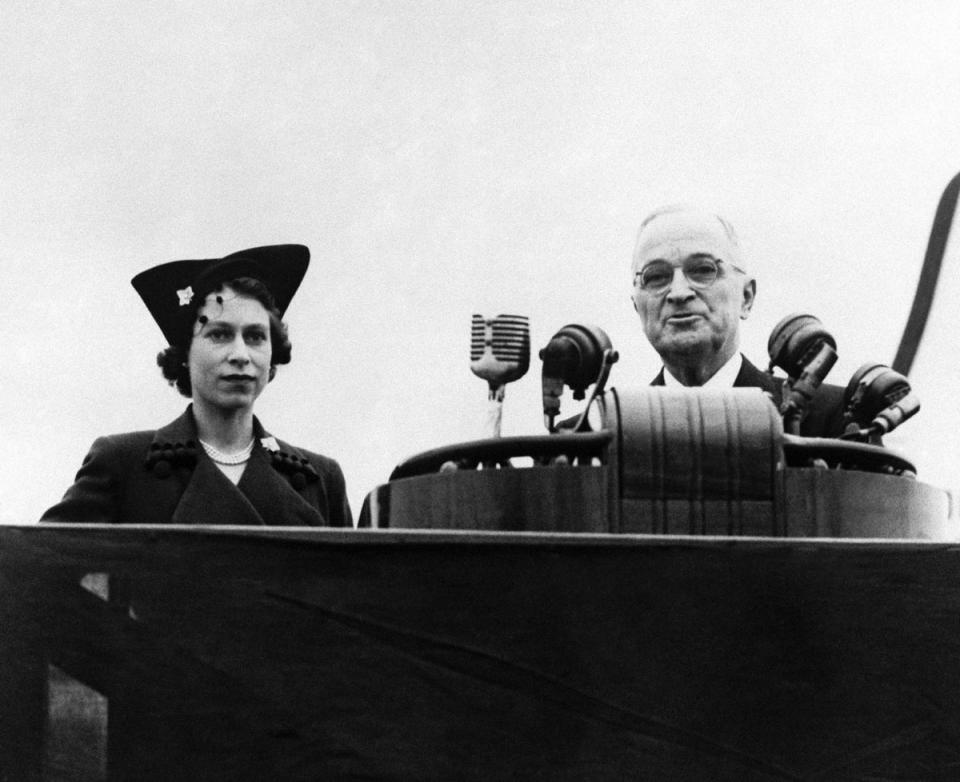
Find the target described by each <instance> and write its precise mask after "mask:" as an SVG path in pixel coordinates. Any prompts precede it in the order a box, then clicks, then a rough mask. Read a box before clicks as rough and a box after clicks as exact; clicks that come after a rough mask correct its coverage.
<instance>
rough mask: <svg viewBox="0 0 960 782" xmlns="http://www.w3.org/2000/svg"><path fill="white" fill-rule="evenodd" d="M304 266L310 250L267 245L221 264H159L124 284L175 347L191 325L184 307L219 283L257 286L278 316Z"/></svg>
mask: <svg viewBox="0 0 960 782" xmlns="http://www.w3.org/2000/svg"><path fill="white" fill-rule="evenodd" d="M309 263H310V250H308V249H307V248H306V247H304V246H303V245H302V244H273V245H269V246H267V247H252V248H251V249H249V250H240V252H236V253H231V254H230V255H227V256H224V257H223V258H209V259H205V260H197V261H170V262H169V263H161V264H160V265H159V266H154V267H153V268H151V269H147V270H146V271H142V272H140V274H138V275H137V276H136V277H134V278H133V279H132V280H131V281H130V282H131V284H132V285H133V287H134V288H136V290H137V293H139V294H140V298H141V299H143V303H144V304H146V305H147V309H148V310H150V314H151V315H153V319H154V320H155V321H156V322H157V325H158V326H160V330H161V331H162V332H163V336H165V337H166V338H167V342H169V343H170V344H171V345H177V344H181V343H182V341H183V340H184V339H185V338H186V337H187V334H189V331H188V329H189V328H190V327H192V325H193V322H192V317H191V318H189V319H188V318H185V315H186V314H187V313H192V312H194V311H195V310H194V308H193V307H188V305H190V304H191V303H192V304H196V303H197V302H198V301H203V300H204V299H205V298H206V296H207V294H208V293H210V291H212V290H213V289H214V288H216V287H217V286H218V285H219V284H220V283H222V282H225V281H227V280H232V279H236V278H237V277H253V278H254V279H257V280H260V281H261V282H262V283H263V284H264V285H266V286H267V288H268V289H269V290H270V293H271V294H273V300H274V303H275V304H276V305H277V309H278V310H280V314H281V315H283V313H284V312H286V310H287V307H288V306H289V304H290V300H291V299H292V298H293V294H295V293H296V292H297V288H299V287H300V282H301V281H302V280H303V275H304V274H306V273H307V266H308V265H309Z"/></svg>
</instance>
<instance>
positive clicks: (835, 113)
mask: <svg viewBox="0 0 960 782" xmlns="http://www.w3.org/2000/svg"><path fill="white" fill-rule="evenodd" d="M958 40H960V4H957V3H956V2H953V1H951V2H946V1H944V2H938V1H932V0H927V2H922V1H921V2H909V3H908V2H902V3H899V2H878V1H877V0H861V1H859V2H845V3H842V2H841V3H837V2H804V3H793V2H790V3H788V2H746V1H744V2H713V1H712V2H706V0H704V1H703V2H682V1H681V2H678V1H677V0H669V1H667V2H642V1H641V0H631V1H630V2H622V3H621V2H594V3H574V2H559V1H557V2H534V1H532V0H525V1H524V2H479V1H476V0H475V1H474V2H470V3H459V4H458V3H453V2H446V1H441V0H437V1H436V2H377V1H376V0H363V2H343V1H341V2H316V1H315V0H302V1H298V2H293V1H278V2H236V0H230V1H229V2H212V1H211V0H203V2H199V1H198V2H192V3H191V2H172V0H171V2H162V3H161V2H149V3H147V2H120V1H119V0H117V1H115V2H103V1H100V2H92V1H91V2H53V0H49V1H47V2H22V1H21V0H5V2H4V3H3V5H2V8H0V104H2V106H3V111H2V112H0V232H2V234H0V238H2V241H0V264H2V271H3V282H4V285H3V289H2V290H3V293H2V296H3V303H2V306H0V324H2V327H3V333H4V334H5V335H6V347H5V349H4V351H3V355H4V360H3V361H2V362H0V372H2V392H0V393H2V394H3V405H2V411H0V436H2V438H3V447H2V449H0V467H2V471H3V476H4V477H3V481H2V484H0V521H2V522H5V523H30V522H33V521H35V520H36V518H37V517H38V516H39V515H40V514H41V513H42V512H43V510H44V509H45V508H46V507H48V506H49V505H50V504H52V503H53V502H55V501H56V500H57V499H58V498H59V497H60V496H61V494H62V493H63V491H64V490H65V489H66V488H67V486H68V485H69V484H70V483H71V481H72V479H73V476H74V474H75V472H76V470H77V468H78V467H79V465H80V462H81V460H82V458H83V456H84V454H85V453H86V451H87V449H88V447H89V445H90V443H91V442H92V441H93V439H94V438H95V437H96V436H98V435H101V434H106V433H112V432H121V431H128V430H134V429H154V428H157V427H158V426H161V425H163V424H165V423H167V422H168V421H170V420H172V419H173V418H174V417H176V416H177V415H178V414H179V413H180V412H181V411H182V409H183V408H184V406H185V404H186V400H185V399H183V398H182V397H180V396H179V395H178V394H177V392H176V391H175V390H173V389H171V388H169V387H168V386H167V385H166V384H165V382H164V381H163V379H162V378H161V376H160V372H159V369H158V368H157V367H156V366H155V363H154V358H155V356H156V353H157V351H158V350H159V349H161V348H162V347H163V346H164V345H163V341H162V339H161V335H160V331H159V329H158V328H157V327H156V325H155V324H154V323H153V321H152V320H151V319H150V318H149V316H148V314H147V312H146V310H145V309H144V308H143V306H142V304H141V303H140V300H139V298H138V297H137V295H136V293H135V292H134V290H133V288H132V287H131V286H130V284H129V280H130V278H131V277H132V276H133V275H134V274H135V273H137V272H138V271H140V270H142V269H144V268H146V267H148V266H151V265H154V264H156V263H160V262H163V261H168V260H174V259H179V258H202V257H214V256H221V255H224V254H227V253H231V252H234V251H236V250H240V249H243V248H245V247H251V246H256V245H262V244H272V243H280V242H298V243H302V244H306V245H308V246H309V247H310V250H311V253H312V262H311V267H310V270H309V272H308V274H307V277H306V280H305V282H304V285H303V287H302V288H301V290H300V293H299V294H298V295H297V297H296V299H295V300H294V302H293V304H292V305H291V307H290V309H289V311H288V317H287V320H288V323H289V325H290V331H291V338H292V341H293V346H294V352H293V362H292V363H291V364H290V365H289V366H285V367H282V368H281V369H280V372H279V373H278V376H277V379H276V380H275V381H274V382H273V383H272V384H271V385H270V386H269V387H268V388H267V390H266V391H265V393H264V395H263V396H262V397H261V399H260V400H259V401H258V404H257V408H256V412H257V413H258V415H259V417H260V418H261V420H262V421H263V422H264V424H265V426H266V427H267V428H268V429H269V430H270V431H272V433H273V434H275V435H276V436H278V437H280V438H283V439H286V440H289V441H291V442H293V443H294V444H296V445H301V446H303V447H306V448H310V449H312V450H316V451H320V452H322V453H325V454H328V455H330V456H332V457H334V458H336V459H338V460H339V461H340V463H341V464H342V466H343V468H344V471H345V473H346V476H347V483H348V490H349V493H350V499H351V502H352V504H353V506H354V510H355V512H356V511H359V508H360V504H361V502H362V500H363V497H364V496H365V495H366V494H367V492H369V491H370V490H371V489H372V488H373V487H374V486H375V485H377V484H379V483H383V482H385V481H386V479H387V477H388V475H389V473H390V470H391V469H392V468H393V466H394V465H395V464H396V463H398V462H399V461H401V460H402V459H403V458H405V457H407V456H409V455H411V454H413V453H416V452H418V451H422V450H425V449H428V448H433V447H437V446H440V445H445V444H450V443H454V442H458V441H462V440H469V439H475V438H478V437H481V436H483V420H484V412H485V407H486V386H485V384H484V382H483V381H481V380H479V379H477V378H475V377H474V376H473V375H472V374H471V373H470V370H469V341H470V316H471V314H472V313H474V312H479V313H482V314H484V315H487V316H492V315H495V314H497V313H499V312H514V313H519V314H525V315H528V316H529V317H530V320H531V328H532V338H533V344H534V351H536V349H538V348H540V347H542V346H543V345H545V344H546V342H547V341H548V339H549V338H550V336H551V335H552V334H553V333H555V332H556V331H557V330H558V329H559V328H561V327H562V326H564V325H565V324H567V323H578V322H579V323H594V324H597V325H599V326H601V327H602V328H604V329H605V330H606V331H607V333H608V334H609V335H610V337H611V339H612V340H613V343H614V346H615V347H616V348H618V349H619V351H620V353H621V356H622V359H621V361H620V363H619V364H617V365H616V366H615V367H614V371H613V375H612V377H611V381H610V382H611V385H614V386H620V387H626V386H629V385H643V384H646V383H648V382H649V380H650V379H651V378H652V377H653V375H654V374H655V373H656V372H657V370H658V368H659V362H658V360H657V358H656V355H655V354H654V353H653V352H652V350H651V349H650V348H649V347H648V346H647V345H646V342H645V340H644V338H643V336H642V332H641V331H640V328H639V321H638V319H637V317H636V315H635V314H634V312H633V310H632V308H631V306H630V302H629V298H628V295H629V290H630V273H629V264H630V254H631V251H632V244H633V239H634V235H635V231H636V228H637V225H638V224H639V221H640V220H641V219H642V217H643V216H644V215H645V214H646V213H647V212H648V211H650V210H651V209H653V208H654V207H656V206H658V205H660V204H662V203H665V202H673V201H677V200H683V201H694V202H699V203H702V204H704V205H706V206H709V207H712V208H715V209H717V210H719V211H720V212H722V213H723V214H725V215H726V216H728V217H729V218H730V219H731V220H732V222H733V223H734V224H735V225H736V226H737V228H738V230H739V232H740V233H741V235H742V237H743V239H744V243H745V245H746V248H747V253H748V255H747V257H748V263H749V264H750V265H751V267H752V270H753V271H754V272H755V273H756V274H757V276H758V279H759V282H758V300H757V306H756V308H755V310H754V313H753V315H752V317H751V318H750V320H748V321H747V322H746V324H745V325H744V330H745V331H744V341H743V345H742V347H743V349H744V352H745V353H746V354H747V355H748V356H749V357H750V358H751V359H753V361H754V362H755V363H757V364H760V365H763V366H765V365H766V361H767V358H766V342H767V337H768V336H769V333H770V330H771V329H772V328H773V326H774V325H775V324H776V323H777V321H779V320H780V319H781V318H782V317H784V316H785V315H787V314H789V313H791V312H795V311H806V312H810V313H812V314H814V315H817V316H818V317H819V318H820V319H821V320H822V321H823V322H824V324H825V325H826V326H827V327H828V328H829V329H830V330H831V331H832V332H833V333H834V335H835V337H836V339H837V342H838V347H839V354H840V359H839V361H838V363H837V365H836V366H835V368H834V369H833V372H832V373H831V375H830V378H829V380H830V381H832V382H835V383H838V384H841V385H845V384H846V382H847V380H848V379H849V378H850V376H851V375H852V373H853V372H854V371H855V370H856V368H857V367H859V366H860V365H861V364H863V363H865V362H867V361H878V362H882V363H888V364H889V363H890V362H892V360H893V356H894V353H895V351H896V347H897V344H898V342H899V339H900V335H901V333H902V331H903V327H904V324H905V322H906V318H907V314H908V312H909V308H910V302H911V300H912V297H913V293H914V289H915V286H916V280H917V276H918V274H919V270H920V264H921V261H922V258H923V253H924V250H925V247H926V243H927V239H928V235H929V231H930V224H931V221H932V219H933V213H934V209H935V207H936V204H937V200H938V198H939V196H940V193H941V191H942V189H943V187H944V186H945V185H946V183H947V182H948V181H949V180H950V178H951V177H952V176H953V175H954V174H955V173H956V172H957V171H958V170H960V47H958V45H957V42H958ZM958 233H960V231H958ZM958 255H960V239H957V240H956V241H955V242H952V243H951V246H950V248H949V252H948V256H947V258H946V261H945V264H944V270H943V274H942V278H941V285H940V288H939V290H938V294H937V301H936V304H935V309H934V314H933V316H932V318H931V320H930V322H929V323H928V333H927V337H926V339H925V341H924V343H923V345H922V347H921V350H920V354H919V358H918V360H917V363H916V365H915V369H914V372H913V373H912V375H911V380H912V382H913V383H914V386H915V388H916V389H917V390H918V393H919V395H920V397H921V399H922V401H923V409H922V411H921V412H920V414H919V415H918V416H917V418H915V419H914V420H912V421H911V422H909V423H908V424H906V425H905V426H904V427H903V428H902V429H901V430H900V431H898V432H897V433H895V436H894V437H892V438H889V440H888V442H890V443H891V445H893V446H895V447H898V448H899V449H900V450H901V451H903V452H904V453H905V454H906V455H907V456H908V457H912V458H913V459H914V461H915V462H916V463H917V465H918V467H919V469H920V478H921V479H922V480H925V481H927V482H930V483H934V484H936V485H940V486H948V487H951V488H957V487H958V486H960V447H958V445H957V444H956V443H957V436H958V433H960V414H958V410H957V407H958V406H957V401H956V397H957V393H958V390H960V370H958V363H957V359H956V353H957V348H956V342H957V334H958V331H957V328H956V325H955V322H954V313H955V311H956V304H955V302H956V301H957V300H958V297H960V258H958V257H957V256H958ZM948 310H949V312H948ZM539 369H540V366H539V361H538V360H536V359H535V360H534V361H533V362H532V365H531V370H530V372H529V374H528V375H527V376H526V377H524V378H523V379H521V380H520V381H518V382H516V383H514V384H512V385H511V386H509V387H508V388H507V392H506V406H505V411H504V423H503V427H504V433H505V434H540V433H542V432H543V427H542V422H541V419H542V416H541V410H540V400H539V396H540V383H539ZM565 405H566V409H569V410H571V411H573V410H574V409H575V408H574V406H573V405H572V404H571V402H570V400H569V399H567V400H565Z"/></svg>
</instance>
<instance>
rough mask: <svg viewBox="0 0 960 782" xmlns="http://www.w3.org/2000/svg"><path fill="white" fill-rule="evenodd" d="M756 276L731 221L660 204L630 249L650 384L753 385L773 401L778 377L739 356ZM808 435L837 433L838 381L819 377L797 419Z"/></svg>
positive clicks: (839, 416) (779, 387)
mask: <svg viewBox="0 0 960 782" xmlns="http://www.w3.org/2000/svg"><path fill="white" fill-rule="evenodd" d="M756 293H757V284H756V280H755V279H754V278H753V277H751V276H750V275H749V274H748V273H747V271H746V266H745V264H744V262H743V259H742V257H741V252H740V244H739V241H738V240H737V235H736V233H735V232H734V230H733V227H732V226H731V225H730V224H729V223H728V222H727V221H726V220H724V219H723V218H721V217H719V216H717V215H714V214H710V213H707V212H703V211H701V210H699V209H695V208H692V207H684V206H671V207H664V208H661V209H658V210H656V211H655V212H653V213H652V214H651V215H649V216H648V217H647V218H646V219H645V220H644V221H643V223H642V224H641V225H640V230H639V232H638V234H637V246H636V249H635V250H634V254H633V294H632V299H633V306H634V309H635V310H636V311H637V313H638V314H639V315H640V318H641V320H642V321H643V330H644V333H645V334H646V336H647V339H648V340H649V341H650V344H651V345H653V347H654V349H655V350H656V351H657V353H659V354H660V358H661V359H662V360H663V369H662V370H661V371H660V373H659V374H658V375H657V377H656V378H654V380H653V383H652V385H655V386H675V387H680V386H710V387H719V388H724V387H727V388H729V387H736V386H753V387H758V388H762V389H763V390H765V391H767V392H768V393H769V394H770V395H771V397H773V400H774V403H775V404H776V405H777V406H778V407H779V406H780V402H781V398H782V391H783V388H782V385H783V379H782V378H774V377H773V376H771V375H769V374H767V373H766V372H762V371H760V370H759V369H757V367H755V366H754V365H753V364H752V363H750V361H748V360H747V359H746V357H744V356H743V355H742V354H741V353H740V350H739V347H740V321H742V320H746V319H747V318H748V317H749V315H750V310H751V309H752V308H753V303H754V300H755V298H756ZM800 433H801V434H802V435H805V436H807V437H837V436H839V435H840V434H842V433H843V389H842V388H840V387H838V386H830V385H826V384H825V385H822V386H821V387H820V389H819V390H818V392H817V395H816V396H815V397H814V400H813V402H812V404H811V405H810V408H809V410H808V411H807V415H806V417H805V418H804V420H803V423H802V424H801V428H800Z"/></svg>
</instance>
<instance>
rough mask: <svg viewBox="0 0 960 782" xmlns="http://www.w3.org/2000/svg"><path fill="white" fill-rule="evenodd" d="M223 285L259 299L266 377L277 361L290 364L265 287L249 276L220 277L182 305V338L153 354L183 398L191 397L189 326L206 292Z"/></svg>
mask: <svg viewBox="0 0 960 782" xmlns="http://www.w3.org/2000/svg"><path fill="white" fill-rule="evenodd" d="M227 287H229V288H232V289H233V290H234V291H236V292H237V293H238V294H240V295H241V296H248V297H249V298H251V299H255V300H256V301H259V302H260V303H261V304H262V305H263V307H264V309H265V310H266V311H267V314H268V315H269V316H270V348H271V352H270V376H269V379H270V380H273V378H274V377H275V376H276V374H277V366H278V365H279V364H289V363H290V354H291V348H292V346H291V344H290V337H289V336H288V335H287V324H285V323H284V322H283V321H282V320H281V319H280V310H278V309H277V305H276V303H275V302H274V300H273V294H272V293H270V290H269V288H267V286H266V285H264V284H263V283H262V282H261V281H260V280H258V279H255V278H253V277H236V278H235V279H232V280H224V281H222V282H219V283H217V284H215V285H214V286H213V287H211V288H210V289H209V290H207V291H205V292H203V293H202V295H196V296H194V297H193V302H192V303H191V305H190V306H189V307H184V308H183V311H182V316H183V321H182V323H181V328H180V332H181V334H182V338H181V339H180V340H179V341H178V344H176V345H170V346H169V347H167V348H165V349H164V350H161V351H160V352H159V353H158V354H157V365H158V366H159V367H160V369H161V370H162V372H163V376H164V377H165V378H166V380H167V382H168V383H169V384H170V385H172V386H173V385H175V386H176V387H177V390H178V391H179V392H180V393H181V394H183V395H184V396H186V397H191V396H193V388H192V386H191V385H190V369H189V367H188V366H187V356H188V355H189V353H190V343H191V342H192V341H193V326H194V324H195V323H196V322H197V313H198V312H199V311H200V308H201V307H202V306H203V305H204V303H205V302H206V300H207V296H208V295H209V294H211V293H219V292H220V291H222V290H223V289H224V288H227Z"/></svg>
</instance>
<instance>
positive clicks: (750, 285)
mask: <svg viewBox="0 0 960 782" xmlns="http://www.w3.org/2000/svg"><path fill="white" fill-rule="evenodd" d="M756 298H757V281H756V280H755V279H753V278H752V277H751V278H750V279H749V280H747V281H746V282H745V283H744V285H743V301H741V302H740V320H746V319H747V318H748V317H749V316H750V310H751V309H753V302H754V300H755V299H756Z"/></svg>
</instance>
